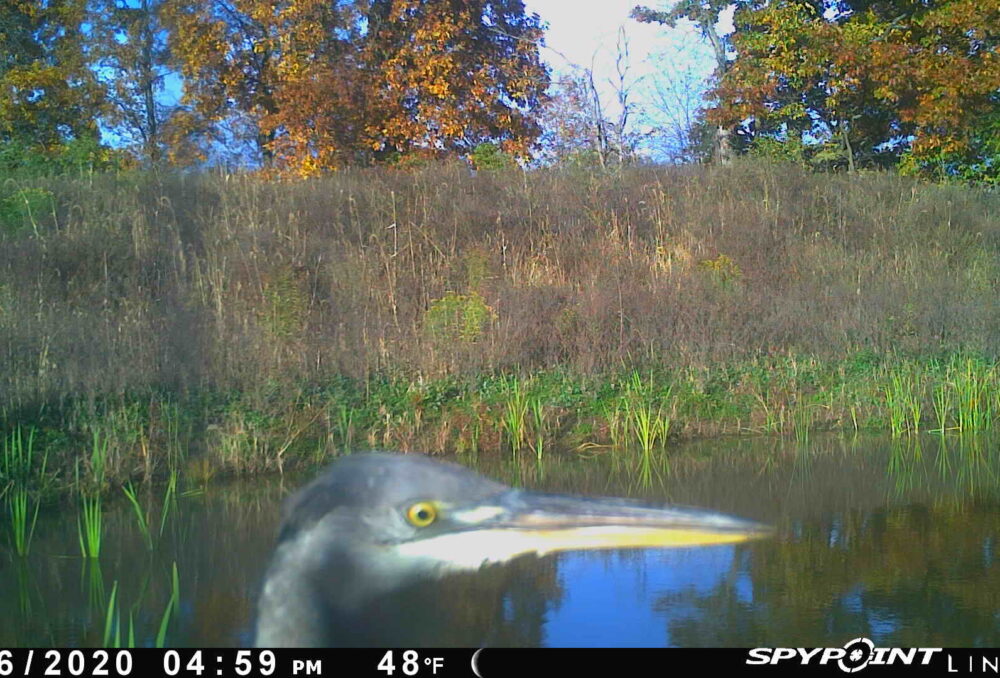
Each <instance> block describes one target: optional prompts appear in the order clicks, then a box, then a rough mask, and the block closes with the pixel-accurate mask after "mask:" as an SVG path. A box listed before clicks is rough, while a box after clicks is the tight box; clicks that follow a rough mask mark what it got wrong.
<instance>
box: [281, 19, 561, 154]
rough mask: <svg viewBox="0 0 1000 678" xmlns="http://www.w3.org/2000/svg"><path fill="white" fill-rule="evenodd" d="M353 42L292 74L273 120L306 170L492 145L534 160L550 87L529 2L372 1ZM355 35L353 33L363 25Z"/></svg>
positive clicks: (286, 146)
mask: <svg viewBox="0 0 1000 678" xmlns="http://www.w3.org/2000/svg"><path fill="white" fill-rule="evenodd" d="M357 7H358V8H359V9H360V10H361V16H360V21H358V22H357V23H356V24H354V25H353V26H351V30H344V31H343V32H342V35H344V36H348V39H345V40H344V41H342V42H340V43H339V44H337V45H335V46H334V48H333V49H331V50H328V51H326V52H325V53H324V54H323V55H322V57H320V58H316V59H310V60H309V61H308V63H306V64H305V65H304V67H303V68H302V69H301V70H296V71H295V72H291V71H290V70H286V71H285V74H286V76H287V78H286V81H285V82H284V83H283V86H282V88H281V89H280V91H279V92H278V94H277V99H278V105H277V109H278V111H277V113H276V114H274V115H272V116H269V118H268V123H269V129H270V130H272V132H273V133H276V134H277V133H279V132H280V133H282V136H280V137H279V138H277V139H276V142H277V143H276V144H275V147H276V148H277V149H278V150H279V153H280V155H281V158H282V161H283V162H284V163H285V164H286V165H289V166H291V167H295V168H297V169H298V170H299V171H300V172H306V173H308V172H310V171H314V170H316V169H321V168H329V167H336V166H339V165H343V164H352V163H369V162H383V161H387V160H392V159H394V158H398V157H401V156H405V155H408V154H412V153H414V152H425V153H437V152H446V153H458V154H463V155H465V154H468V153H469V152H471V151H472V150H473V149H474V148H476V147H477V146H479V145H480V144H482V143H487V142H489V143H495V144H497V145H499V147H500V148H501V149H502V150H503V151H504V152H506V153H510V154H513V155H515V156H521V157H526V156H527V154H528V152H529V150H530V148H531V146H532V144H533V143H534V141H535V140H536V139H537V137H538V135H539V133H540V129H539V127H538V124H537V122H536V119H535V118H536V114H537V111H538V109H539V107H540V105H541V103H542V101H543V98H544V92H545V89H546V87H547V86H548V83H549V75H548V70H547V68H546V67H545V66H544V64H543V63H542V62H541V59H540V56H539V45H540V43H541V39H542V27H541V24H540V21H539V19H538V17H537V16H533V15H527V14H525V10H524V5H523V4H522V2H521V0H369V1H367V2H363V3H360V4H359V5H358V6H357ZM352 31H353V33H352Z"/></svg>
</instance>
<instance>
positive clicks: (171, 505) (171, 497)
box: [160, 471, 177, 537]
mask: <svg viewBox="0 0 1000 678" xmlns="http://www.w3.org/2000/svg"><path fill="white" fill-rule="evenodd" d="M176 508H177V473H176V472H175V471H171V472H170V477H169V478H168V479H167V489H166V490H164V493H163V508H161V509H160V536H161V537H162V536H163V532H164V531H165V530H166V529H167V519H168V518H169V517H170V513H171V511H173V510H174V509H176Z"/></svg>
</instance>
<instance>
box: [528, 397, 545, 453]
mask: <svg viewBox="0 0 1000 678" xmlns="http://www.w3.org/2000/svg"><path fill="white" fill-rule="evenodd" d="M528 409H529V410H530V411H531V420H532V424H533V428H534V432H535V457H536V458H537V459H538V461H541V460H542V455H543V452H544V449H545V417H546V411H545V405H544V404H543V402H542V399H541V397H540V396H537V395H536V396H532V397H531V398H530V399H529V400H528Z"/></svg>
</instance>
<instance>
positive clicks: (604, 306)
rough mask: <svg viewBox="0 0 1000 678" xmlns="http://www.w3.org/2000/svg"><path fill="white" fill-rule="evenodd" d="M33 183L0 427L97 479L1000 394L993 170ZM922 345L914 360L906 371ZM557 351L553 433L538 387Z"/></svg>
mask: <svg viewBox="0 0 1000 678" xmlns="http://www.w3.org/2000/svg"><path fill="white" fill-rule="evenodd" d="M526 182H527V184H526ZM33 183H34V184H36V185H33V186H30V187H28V188H31V189H33V190H35V189H37V190H39V191H45V192H46V195H51V202H52V209H51V210H46V213H45V214H40V215H38V216H37V219H36V223H35V224H34V227H33V228H32V229H24V230H19V231H17V232H3V233H0V436H2V437H3V439H4V440H6V441H7V442H6V444H5V448H4V455H6V456H7V457H8V458H10V455H11V454H12V452H11V450H13V449H14V448H13V447H11V445H12V444H13V445H19V446H21V449H24V448H27V447H31V444H29V443H26V442H25V440H26V439H28V438H30V433H29V429H28V428H25V429H24V433H23V434H22V435H23V437H22V439H21V440H22V442H20V443H12V442H11V441H12V440H13V436H15V435H16V431H17V430H18V429H17V428H16V427H17V425H18V424H19V423H20V424H22V425H33V426H34V427H35V429H34V430H36V431H37V432H38V436H39V438H37V439H41V440H44V441H45V453H49V452H51V453H52V454H51V456H50V458H49V459H50V462H51V461H52V460H56V459H57V460H58V468H50V469H48V470H47V471H46V473H47V474H49V475H51V476H54V477H55V476H62V477H69V475H70V474H71V473H72V470H73V468H74V467H75V466H76V465H77V464H79V466H80V468H81V471H82V475H81V479H82V482H83V483H84V484H86V485H87V487H86V489H87V491H88V492H90V491H98V490H99V489H106V488H107V487H109V486H112V485H114V484H123V483H125V482H126V481H127V480H129V479H132V478H133V477H136V474H137V473H141V474H142V475H143V477H144V478H146V479H149V480H151V481H162V480H163V479H165V477H166V475H167V474H168V473H169V472H171V471H174V472H176V473H180V474H183V473H184V472H186V470H187V469H191V468H196V467H197V468H201V469H202V470H204V471H205V473H203V474H202V475H203V476H206V477H207V476H209V475H211V472H212V471H213V470H218V471H219V472H220V473H248V472H253V471H261V470H272V469H274V470H283V469H285V468H287V467H288V466H289V465H294V464H296V463H300V464H305V463H312V462H313V461H314V460H315V459H316V458H317V457H321V456H323V454H324V453H326V452H328V451H331V450H330V449H328V448H337V449H339V450H341V451H343V450H348V449H353V448H356V447H365V446H371V447H375V446H378V447H384V446H394V447H403V448H406V449H433V450H440V451H449V450H457V449H462V450H468V449H476V450H479V449H483V450H491V451H500V450H504V451H508V452H510V453H512V454H518V453H519V451H520V450H521V449H522V448H523V447H525V446H527V445H531V446H534V447H536V448H541V449H542V450H543V451H544V452H543V453H544V454H545V455H548V454H549V453H550V452H551V451H554V450H555V449H556V448H558V447H562V446H566V447H570V448H574V449H575V448H577V447H579V446H580V445H583V444H600V445H603V444H606V443H609V442H610V443H611V444H614V445H616V446H618V445H624V444H626V442H628V441H631V442H629V443H628V444H629V445H630V446H635V445H638V446H639V447H642V446H643V445H644V444H645V445H646V446H647V447H648V448H650V449H653V448H655V447H656V444H650V440H651V439H655V438H657V435H654V433H653V431H652V427H653V425H654V423H655V421H654V420H656V419H657V418H658V417H659V418H661V419H662V418H664V417H665V418H666V419H669V428H670V431H669V433H670V435H677V436H684V435H711V434H716V433H727V434H731V433H739V432H752V433H757V432H762V431H763V432H771V433H792V432H793V431H794V433H795V434H796V435H797V436H802V435H806V434H807V433H808V431H809V430H815V429H817V428H821V427H822V428H832V429H836V428H852V429H862V428H885V429H887V430H891V431H892V432H893V434H894V435H896V436H897V437H901V436H905V435H907V434H908V433H912V432H915V431H918V430H921V429H925V428H927V427H935V428H936V429H938V430H942V431H945V430H947V431H961V432H963V433H965V432H968V431H972V430H981V429H984V428H989V427H992V426H993V422H994V421H995V420H996V416H997V411H998V407H1000V406H998V404H997V395H996V394H997V393H998V389H997V388H996V386H997V374H996V368H995V366H994V365H995V361H996V359H997V357H998V354H1000V348H998V343H997V339H996V338H997V337H998V336H1000V316H997V314H995V313H992V312H990V311H989V309H992V308H993V307H994V306H995V301H996V298H997V296H998V294H997V293H998V289H997V288H998V284H997V281H998V280H1000V244H998V243H1000V223H998V221H997V219H996V217H995V215H996V214H997V213H998V212H1000V196H998V195H997V194H995V193H991V192H988V191H980V190H976V189H967V188H958V187H949V186H935V185H931V184H926V183H917V182H913V181H910V180H908V179H905V178H900V177H896V176H891V175H888V174H866V175H865V176H863V177H857V176H846V175H813V174H809V173H806V172H803V171H802V170H800V169H797V168H793V167H789V166H780V165H771V164H767V163H760V162H755V163H734V164H733V165H732V166H730V167H698V168H694V167H685V168H654V167H636V168H627V169H625V170H623V171H622V172H617V173H613V174H608V173H602V172H591V173H588V172H586V171H573V172H568V171H559V170H543V171H533V172H530V173H528V174H527V175H526V174H524V173H523V172H520V171H519V172H516V173H515V172H511V173H506V172H502V171H500V172H490V173H480V174H479V175H477V176H474V177H473V176H470V175H469V174H468V172H467V171H466V170H465V169H464V168H462V167H460V166H457V165H443V166H430V167H427V168H424V169H420V170H416V171H414V172H403V171H368V170H365V171H354V170H350V171H344V172H340V173H337V174H336V175H334V176H328V177H321V178H317V179H314V180H309V181H301V182H294V183H281V182H269V181H266V180H264V179H262V178H260V177H254V176H220V175H190V174H185V175H176V176H172V175H169V174H162V173H159V174H156V175H141V174H139V175H137V174H133V175H129V176H101V175H94V176H92V177H88V179H87V180H86V181H77V180H72V179H67V178H39V179H37V180H33ZM526 185H527V186H530V190H525V186H526ZM705 195H712V196H713V199H712V200H706V199H705ZM386 196H392V197H393V200H392V204H393V205H394V208H393V209H394V214H393V217H392V220H391V221H392V222H393V223H396V224H397V225H398V227H397V228H394V229H389V230H387V229H386V228H385V224H386V218H385V217H386V215H385V209H386V208H385V205H386V204H387V201H386ZM969 309H983V312H977V313H970V312H969ZM951 356H960V357H958V358H954V359H952V358H950V357H951ZM904 357H905V359H904ZM906 360H909V361H911V362H916V363H920V364H921V365H923V367H922V368H921V369H922V372H921V374H920V375H911V376H912V378H914V379H918V382H919V383H913V384H907V383H903V382H900V383H897V384H892V383H887V382H886V381H885V379H887V378H889V377H890V376H891V375H892V374H893V371H892V370H893V369H894V368H893V365H894V364H897V363H902V362H905V361H906ZM933 360H938V361H940V365H939V367H934V366H933V365H931V364H930V363H931V361H933ZM968 361H971V362H968ZM925 368H926V369H925ZM636 370H638V371H640V372H641V373H643V374H646V373H647V372H649V373H654V374H656V375H657V376H656V377H654V381H655V382H656V389H658V390H662V389H663V387H665V386H666V385H670V384H672V385H674V386H675V390H674V393H673V396H672V398H673V399H674V400H673V402H672V403H671V405H670V406H669V410H670V411H669V412H666V411H665V412H663V413H659V411H658V407H659V406H658V405H654V406H653V409H652V411H649V410H647V411H646V412H645V414H641V413H640V414H638V416H639V417H640V418H642V417H645V418H646V419H647V424H648V426H647V425H646V424H643V423H642V422H641V421H639V422H638V428H639V429H646V432H645V433H638V434H637V432H636V424H637V422H636V421H634V418H635V416H636V414H637V413H638V412H639V409H640V408H643V407H646V406H645V405H644V404H643V403H642V402H641V401H636V402H633V403H631V404H630V405H629V407H630V408H631V409H630V410H629V411H630V412H631V413H632V414H629V415H627V414H626V413H625V412H624V411H623V410H622V409H621V408H620V407H619V403H617V402H615V399H616V398H617V397H618V395H620V394H618V393H616V392H615V387H614V384H616V383H618V382H619V380H620V377H621V374H623V373H625V374H628V373H630V372H632V371H636ZM552 373H561V374H563V375H567V382H572V383H568V384H567V388H566V392H565V393H560V394H559V397H558V398H552V399H548V398H547V399H546V404H545V410H544V416H546V417H548V422H546V423H545V424H544V428H545V430H546V437H545V438H544V439H539V438H538V429H539V427H538V426H536V423H537V422H536V421H535V416H536V414H537V413H536V412H534V411H533V410H531V409H530V407H528V406H527V403H526V401H525V398H526V397H527V396H528V395H529V394H528V393H526V392H525V391H526V390H527V385H528V384H531V383H533V380H534V379H535V378H536V377H537V376H538V375H545V374H552ZM498 375H508V377H507V378H508V380H511V379H514V380H517V384H519V385H520V386H521V387H523V388H522V389H521V393H520V394H518V393H517V388H515V382H512V381H508V385H509V386H510V387H511V388H509V389H507V390H504V389H503V388H499V389H495V388H494V387H495V386H496V382H497V380H498V378H499V377H498ZM897 376H900V378H903V379H904V382H905V379H907V378H910V377H907V376H906V374H905V373H904V374H900V375H897ZM661 379H662V383H661ZM456 383H457V384H458V386H457V387H455V384H456ZM942 383H946V384H948V386H947V387H942V386H941V384H942ZM437 386H441V388H440V389H439V390H438V392H437V393H436V394H430V395H433V396H434V397H433V398H432V397H428V394H429V392H430V391H432V390H434V388H436V387H437ZM481 386H482V387H481ZM431 387H434V388H431ZM487 387H488V388H487ZM918 387H919V388H918ZM498 391H499V393H498ZM564 396H565V397H564ZM800 405H801V408H805V409H796V407H799V406H800ZM665 407H666V406H665ZM482 417H485V422H486V423H485V425H484V424H483V420H482V419H481V418H482ZM627 417H632V419H631V420H630V419H628V418H627ZM807 419H808V421H807ZM552 421H559V422H560V424H559V425H558V426H556V427H554V426H552V425H551V422H552ZM804 424H808V425H807V426H806V425H804ZM663 425H664V426H665V425H666V421H664V424H663ZM550 429H551V430H550ZM555 433H558V435H559V436H560V437H561V438H562V439H558V438H556V437H555V436H554V434H555ZM663 435H665V434H660V436H659V437H663ZM643 437H644V438H645V439H646V442H645V443H642V442H641V440H640V438H643ZM508 448H509V449H508ZM38 453H39V452H35V454H38ZM535 453H536V455H537V454H538V449H536V450H535ZM18 454H20V452H19V453H18ZM7 465H8V461H7V460H6V459H0V474H2V475H3V478H4V479H6V477H7V474H8V473H9V471H8V469H7ZM51 465H52V464H51V463H50V466H51ZM39 466H40V464H39V463H33V464H32V465H31V467H32V468H34V469H37V468H38V467H39Z"/></svg>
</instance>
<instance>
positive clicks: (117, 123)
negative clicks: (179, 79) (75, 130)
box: [87, 0, 198, 165]
mask: <svg viewBox="0 0 1000 678" xmlns="http://www.w3.org/2000/svg"><path fill="white" fill-rule="evenodd" d="M163 3H164V0H90V3H89V15H88V23H89V24H90V26H91V29H90V30H89V31H88V34H87V42H88V46H89V48H88V56H89V59H90V62H91V64H92V66H93V68H94V72H95V73H96V74H97V77H98V78H99V79H100V81H101V82H102V83H103V84H104V87H105V97H106V100H105V107H104V110H103V115H102V122H103V123H104V124H105V125H106V126H107V127H108V128H109V129H110V130H111V131H112V133H113V134H114V135H115V137H116V138H117V140H118V145H119V146H121V147H123V148H128V149H130V150H131V151H132V152H133V153H134V154H135V155H136V156H138V157H139V158H141V159H142V160H144V161H145V163H146V164H151V165H156V164H159V163H161V162H162V161H164V160H165V159H166V158H167V156H168V155H169V156H170V158H171V159H174V160H179V159H182V158H183V159H190V158H192V157H193V156H196V155H197V154H198V153H197V152H196V151H194V150H193V149H192V148H190V147H189V146H190V144H191V142H192V139H191V136H192V134H193V133H194V132H195V129H192V125H191V120H190V117H189V115H190V112H189V111H185V110H184V109H183V108H182V107H180V106H179V105H177V104H176V102H174V101H172V97H170V96H168V93H167V91H166V81H167V78H168V77H169V76H170V75H171V72H170V68H169V66H168V61H169V59H168V55H169V52H168V50H167V31H166V27H165V26H164V25H163V21H162V19H161V10H162V9H163Z"/></svg>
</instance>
